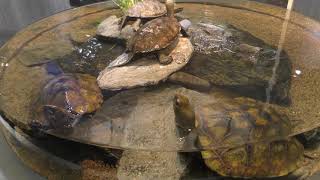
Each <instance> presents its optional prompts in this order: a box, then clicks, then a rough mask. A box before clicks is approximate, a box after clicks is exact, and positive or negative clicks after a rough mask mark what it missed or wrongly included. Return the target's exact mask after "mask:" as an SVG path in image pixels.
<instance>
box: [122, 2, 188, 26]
mask: <svg viewBox="0 0 320 180" xmlns="http://www.w3.org/2000/svg"><path fill="white" fill-rule="evenodd" d="M172 5H173V4H172V3H170V2H166V4H163V3H161V2H160V1H159V0H144V1H140V2H137V3H136V4H134V5H133V6H132V7H130V8H129V9H127V10H126V11H125V14H124V16H123V19H122V23H121V28H122V27H123V26H124V25H125V24H126V22H127V20H128V19H133V20H137V19H140V20H141V19H142V20H150V19H154V18H158V17H161V16H165V15H166V14H168V13H171V12H170V11H167V9H169V8H171V6H172ZM180 11H182V8H178V9H173V12H172V13H178V12H180Z"/></svg>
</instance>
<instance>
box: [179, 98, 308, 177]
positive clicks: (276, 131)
mask: <svg viewBox="0 0 320 180" xmlns="http://www.w3.org/2000/svg"><path fill="white" fill-rule="evenodd" d="M174 109H175V113H176V114H177V117H178V120H177V122H178V124H179V125H180V127H183V128H184V129H185V130H187V131H190V130H191V129H194V128H196V131H197V135H198V143H199V145H200V146H201V149H202V151H201V155H202V157H203V159H204V161H205V164H206V165H207V166H208V167H209V168H210V169H211V170H213V171H215V172H217V173H219V174H220V175H223V176H231V177H277V176H284V175H287V174H289V173H290V172H293V171H294V170H296V169H297V168H298V163H299V162H300V161H301V160H302V158H303V154H304V147H303V145H302V144H301V143H300V142H299V141H298V140H297V139H296V138H294V137H292V138H287V137H288V136H289V135H290V133H291V124H290V121H289V120H288V119H285V118H283V117H282V116H280V115H279V114H278V113H276V112H275V111H274V110H273V109H271V108H265V107H263V105H262V104H259V103H257V102H255V101H254V100H250V99H249V100H248V99H246V98H239V99H237V98H236V99H234V100H232V101H231V100H230V101H228V100H227V101H223V103H221V102H220V101H217V102H215V103H209V104H206V105H201V106H199V107H195V108H193V107H192V105H191V103H190V102H189V99H188V97H187V96H184V95H182V94H176V95H175V97H174ZM279 137H283V138H282V139H281V138H279ZM275 138H276V139H275ZM251 142H255V143H251ZM238 144H239V146H238ZM241 144H242V145H241Z"/></svg>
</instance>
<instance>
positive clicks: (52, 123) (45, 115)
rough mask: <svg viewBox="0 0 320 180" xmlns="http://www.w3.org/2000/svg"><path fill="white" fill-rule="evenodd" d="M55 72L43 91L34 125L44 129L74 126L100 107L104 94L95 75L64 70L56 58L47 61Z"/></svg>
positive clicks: (49, 69)
mask: <svg viewBox="0 0 320 180" xmlns="http://www.w3.org/2000/svg"><path fill="white" fill-rule="evenodd" d="M45 66H46V70H47V72H48V74H49V75H51V76H53V78H52V79H50V80H49V81H48V82H47V83H46V85H45V86H44V88H43V90H42V93H41V95H40V104H41V105H40V107H39V109H38V110H37V112H36V113H37V115H36V116H37V119H36V120H35V121H33V122H32V125H33V126H34V125H40V127H41V128H45V129H59V128H70V127H73V126H74V125H75V124H76V123H77V122H78V120H79V119H80V118H81V117H82V116H83V115H84V114H88V113H92V112H94V111H96V110H97V109H99V108H100V106H101V104H102V102H103V96H102V93H101V90H100V89H99V87H98V85H97V83H96V79H95V77H92V76H90V75H87V74H69V73H62V70H61V69H60V67H59V66H58V65H57V64H56V63H55V62H50V63H47V64H45Z"/></svg>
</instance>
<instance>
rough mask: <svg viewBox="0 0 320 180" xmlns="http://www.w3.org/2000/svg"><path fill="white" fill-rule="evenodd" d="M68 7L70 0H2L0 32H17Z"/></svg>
mask: <svg viewBox="0 0 320 180" xmlns="http://www.w3.org/2000/svg"><path fill="white" fill-rule="evenodd" d="M68 8H70V5H69V0H0V32H16V31H18V30H19V29H21V28H23V27H25V26H26V25H28V24H30V23H31V22H34V21H36V20H38V19H40V18H42V17H46V16H49V15H51V14H54V13H56V12H59V11H62V10H64V9H68Z"/></svg>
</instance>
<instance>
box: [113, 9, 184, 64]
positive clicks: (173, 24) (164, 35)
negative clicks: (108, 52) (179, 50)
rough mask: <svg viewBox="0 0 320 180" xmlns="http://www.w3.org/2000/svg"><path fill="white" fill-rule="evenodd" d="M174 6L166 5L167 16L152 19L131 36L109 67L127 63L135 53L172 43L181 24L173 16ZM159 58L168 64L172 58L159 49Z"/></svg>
mask: <svg viewBox="0 0 320 180" xmlns="http://www.w3.org/2000/svg"><path fill="white" fill-rule="evenodd" d="M173 8H174V6H173V5H172V6H168V16H167V17H160V18H157V19H153V20H151V21H149V22H147V23H146V24H144V25H143V26H142V27H141V28H140V29H139V30H138V31H137V33H136V34H135V36H134V37H132V38H131V39H130V40H129V42H128V45H127V50H126V52H125V53H123V54H122V55H120V56H119V57H118V58H117V59H116V60H114V61H113V62H111V63H110V64H109V67H116V66H121V65H124V64H126V63H128V62H129V61H130V60H131V59H132V58H133V56H134V54H137V53H149V52H154V51H158V50H162V49H164V48H166V47H168V46H169V45H171V44H173V42H175V40H176V39H177V37H178V35H179V33H180V30H181V25H180V24H179V22H178V20H177V19H176V18H175V17H173ZM158 55H159V60H160V63H162V64H169V63H171V61H172V58H170V57H168V56H166V53H164V52H162V51H159V53H158Z"/></svg>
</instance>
